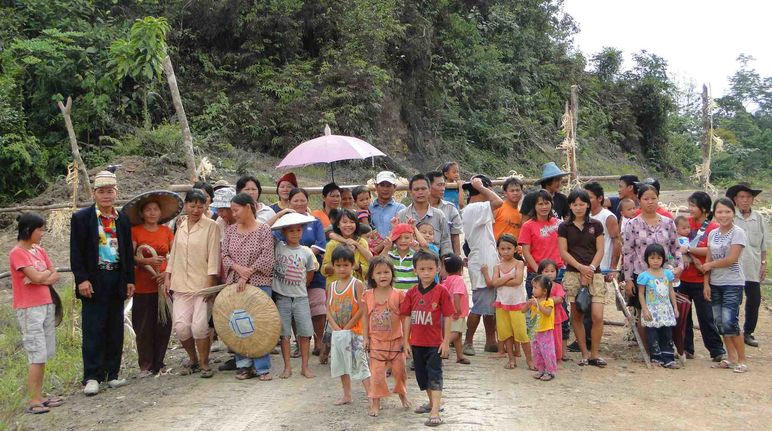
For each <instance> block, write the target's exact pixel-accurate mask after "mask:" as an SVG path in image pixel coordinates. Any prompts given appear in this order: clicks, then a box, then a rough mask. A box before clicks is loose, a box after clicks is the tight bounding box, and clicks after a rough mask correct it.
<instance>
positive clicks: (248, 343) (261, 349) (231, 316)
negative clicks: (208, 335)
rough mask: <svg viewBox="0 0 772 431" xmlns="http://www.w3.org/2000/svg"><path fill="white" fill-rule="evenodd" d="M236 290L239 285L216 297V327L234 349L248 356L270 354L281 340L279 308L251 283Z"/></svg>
mask: <svg viewBox="0 0 772 431" xmlns="http://www.w3.org/2000/svg"><path fill="white" fill-rule="evenodd" d="M236 289H237V285H236V284H231V285H230V286H227V287H226V288H225V289H223V290H222V291H221V292H220V294H219V295H217V298H216V299H215V300H214V308H213V310H212V318H213V319H214V327H215V329H216V330H217V335H218V336H219V337H220V338H221V339H222V341H223V343H225V345H226V346H228V347H229V348H230V349H231V350H233V351H234V352H236V353H238V354H239V355H242V356H246V357H248V358H259V357H261V356H263V355H265V354H267V353H269V352H270V351H271V350H272V349H273V348H274V346H276V341H277V340H278V339H279V335H280V332H281V324H280V322H279V311H278V310H277V309H276V305H275V304H274V303H273V301H272V300H271V298H269V297H268V295H266V294H265V293H263V291H262V290H260V289H258V288H257V287H254V286H252V285H249V284H248V285H247V286H246V288H245V289H244V291H243V292H238V291H237V290H236Z"/></svg>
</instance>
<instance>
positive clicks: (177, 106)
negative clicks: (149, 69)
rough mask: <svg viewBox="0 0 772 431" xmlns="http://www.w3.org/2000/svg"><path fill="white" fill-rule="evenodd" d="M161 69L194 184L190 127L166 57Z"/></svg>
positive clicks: (172, 71) (187, 166) (170, 61)
mask: <svg viewBox="0 0 772 431" xmlns="http://www.w3.org/2000/svg"><path fill="white" fill-rule="evenodd" d="M163 67H164V73H165V74H166V82H168V83H169V91H170V92H171V93H172V103H173V104H174V111H175V112H176V113H177V121H179V123H180V128H182V142H183V147H184V149H185V167H186V169H187V173H188V179H189V180H190V181H191V182H195V181H196V158H195V156H194V155H193V135H192V134H191V133H190V125H188V117H187V115H185V107H184V106H182V97H181V96H180V89H179V88H178V87H177V76H176V75H175V74H174V67H173V66H172V59H171V58H170V57H169V56H168V55H167V56H166V57H164V61H163Z"/></svg>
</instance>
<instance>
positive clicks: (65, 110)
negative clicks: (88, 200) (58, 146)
mask: <svg viewBox="0 0 772 431" xmlns="http://www.w3.org/2000/svg"><path fill="white" fill-rule="evenodd" d="M56 104H57V106H59V110H60V111H62V115H63V116H64V125H65V127H66V128H67V135H68V136H69V137H70V150H71V151H72V159H73V162H74V163H75V169H76V170H78V172H79V176H80V180H81V184H82V185H83V191H85V192H87V193H88V195H89V197H91V183H90V182H89V180H88V171H87V170H86V164H85V163H83V159H82V158H81V157H80V150H79V149H78V139H77V138H76V137H75V129H74V128H73V127H72V117H71V116H70V113H71V111H72V97H70V96H67V104H66V105H65V104H62V102H61V101H60V102H56ZM73 193H74V195H75V196H77V194H78V190H77V186H76V187H75V190H74V192H73Z"/></svg>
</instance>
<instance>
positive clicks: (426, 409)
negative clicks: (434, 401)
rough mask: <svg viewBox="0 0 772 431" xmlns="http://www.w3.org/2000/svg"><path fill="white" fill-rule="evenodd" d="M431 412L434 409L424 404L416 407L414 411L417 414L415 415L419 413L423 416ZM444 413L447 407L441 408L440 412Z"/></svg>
mask: <svg viewBox="0 0 772 431" xmlns="http://www.w3.org/2000/svg"><path fill="white" fill-rule="evenodd" d="M431 411H432V408H431V407H429V404H428V403H427V404H422V405H420V406H418V407H416V409H415V410H413V412H415V413H417V414H419V415H422V414H424V413H430V412H431ZM444 411H445V407H442V406H440V412H444Z"/></svg>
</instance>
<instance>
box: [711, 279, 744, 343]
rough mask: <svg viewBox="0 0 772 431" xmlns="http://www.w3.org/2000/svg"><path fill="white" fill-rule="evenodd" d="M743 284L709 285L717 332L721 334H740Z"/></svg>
mask: <svg viewBox="0 0 772 431" xmlns="http://www.w3.org/2000/svg"><path fill="white" fill-rule="evenodd" d="M744 288H745V286H744V285H738V286H716V285H713V284H711V285H710V302H711V304H712V306H713V317H715V318H716V326H718V332H719V333H720V334H721V335H723V336H728V337H731V336H735V335H740V303H741V302H742V300H743V289H744Z"/></svg>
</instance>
